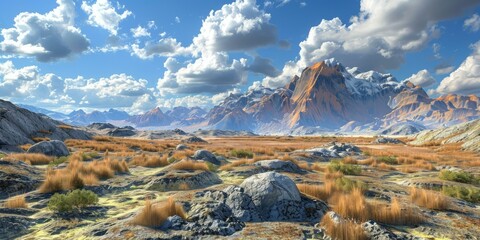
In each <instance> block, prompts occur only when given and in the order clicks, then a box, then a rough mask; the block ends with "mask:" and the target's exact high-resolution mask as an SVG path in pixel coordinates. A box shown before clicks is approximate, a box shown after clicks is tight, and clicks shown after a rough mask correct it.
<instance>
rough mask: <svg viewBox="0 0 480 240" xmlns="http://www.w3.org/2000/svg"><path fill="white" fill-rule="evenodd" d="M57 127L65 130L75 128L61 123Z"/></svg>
mask: <svg viewBox="0 0 480 240" xmlns="http://www.w3.org/2000/svg"><path fill="white" fill-rule="evenodd" d="M57 127H58V128H60V129H63V130H71V129H73V127H72V126H70V125H66V124H60V125H57Z"/></svg>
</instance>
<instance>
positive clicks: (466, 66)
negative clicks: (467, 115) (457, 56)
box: [436, 41, 480, 94]
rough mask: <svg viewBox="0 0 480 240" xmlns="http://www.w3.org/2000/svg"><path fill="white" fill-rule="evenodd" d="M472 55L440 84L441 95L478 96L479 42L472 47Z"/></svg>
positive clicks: (479, 85)
mask: <svg viewBox="0 0 480 240" xmlns="http://www.w3.org/2000/svg"><path fill="white" fill-rule="evenodd" d="M472 49H473V53H472V54H471V55H470V56H468V57H467V58H466V59H465V61H463V62H462V64H461V65H460V66H459V67H458V68H457V69H456V70H455V71H453V72H452V73H450V75H449V76H448V77H446V78H444V79H443V80H442V82H440V85H439V86H438V88H437V90H436V91H437V92H438V93H441V94H448V93H457V94H480V41H478V42H476V43H475V44H473V45H472Z"/></svg>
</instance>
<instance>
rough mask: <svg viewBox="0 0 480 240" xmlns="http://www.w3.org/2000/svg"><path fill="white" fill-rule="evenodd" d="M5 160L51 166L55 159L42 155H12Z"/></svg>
mask: <svg viewBox="0 0 480 240" xmlns="http://www.w3.org/2000/svg"><path fill="white" fill-rule="evenodd" d="M4 159H5V160H20V161H24V162H26V163H28V164H31V165H43V164H49V163H50V162H51V161H53V157H50V156H47V155H45V154H41V153H12V154H10V155H7V156H6V157H4Z"/></svg>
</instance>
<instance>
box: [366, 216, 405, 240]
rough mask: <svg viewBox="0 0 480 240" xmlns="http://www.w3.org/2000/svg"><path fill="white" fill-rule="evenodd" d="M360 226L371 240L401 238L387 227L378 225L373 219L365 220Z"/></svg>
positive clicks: (394, 239)
mask: <svg viewBox="0 0 480 240" xmlns="http://www.w3.org/2000/svg"><path fill="white" fill-rule="evenodd" d="M362 228H363V230H364V231H365V234H366V235H367V236H368V238H369V239H372V240H396V239H402V238H400V237H398V236H397V235H395V234H394V233H392V232H391V231H389V230H388V229H386V228H384V227H382V226H380V225H379V224H378V223H376V222H375V221H372V220H370V221H367V222H364V223H362Z"/></svg>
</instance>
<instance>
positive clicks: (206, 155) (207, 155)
mask: <svg viewBox="0 0 480 240" xmlns="http://www.w3.org/2000/svg"><path fill="white" fill-rule="evenodd" d="M192 158H193V159H196V160H203V161H206V162H210V163H213V164H215V165H220V161H219V160H218V159H217V157H216V156H215V155H214V154H213V153H211V152H210V151H208V150H205V149H200V150H197V151H196V152H195V154H193V156H192Z"/></svg>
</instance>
